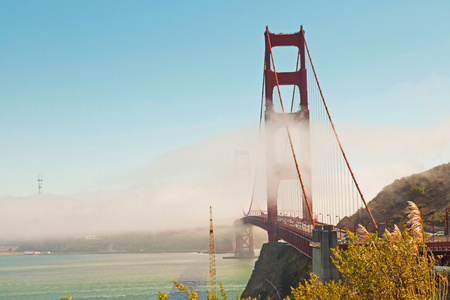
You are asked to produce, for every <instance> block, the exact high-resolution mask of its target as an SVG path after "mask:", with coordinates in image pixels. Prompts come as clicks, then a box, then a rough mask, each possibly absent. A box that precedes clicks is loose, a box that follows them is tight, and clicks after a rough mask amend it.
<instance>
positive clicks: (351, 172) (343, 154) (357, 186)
mask: <svg viewBox="0 0 450 300" xmlns="http://www.w3.org/2000/svg"><path fill="white" fill-rule="evenodd" d="M302 35H303V40H304V41H305V47H306V51H307V52H308V57H309V61H310V63H311V68H312V71H313V73H314V77H315V78H316V83H317V86H318V87H319V92H320V96H321V98H322V102H323V105H324V107H325V110H326V113H327V115H328V120H329V121H330V124H331V127H332V128H333V132H334V135H335V137H336V140H337V142H338V145H339V148H340V150H341V153H342V156H343V157H344V160H345V163H346V164H347V168H348V170H349V171H350V174H351V176H352V178H353V182H354V183H355V185H356V189H357V190H358V193H359V195H360V196H361V199H362V201H363V202H364V205H365V206H366V210H367V212H368V213H369V215H370V218H371V219H372V223H373V224H374V225H375V228H378V225H377V223H376V222H375V220H374V218H373V216H372V213H371V212H370V209H369V206H368V205H367V202H366V200H365V199H364V196H363V194H362V192H361V190H360V188H359V185H358V182H357V181H356V178H355V175H354V174H353V171H352V169H351V167H350V164H349V162H348V160H347V156H346V155H345V152H344V149H343V148H342V145H341V141H340V140H339V137H338V135H337V132H336V129H335V127H334V123H333V121H332V120H331V115H330V112H329V111H328V106H327V104H326V103H325V98H324V96H323V93H322V89H321V88H320V84H319V80H318V79H317V74H316V70H315V69H314V65H313V62H312V59H311V54H310V53H309V48H308V44H307V43H306V39H305V35H304V33H303V31H302ZM271 51H272V50H271ZM274 69H275V66H274ZM275 76H276V73H275ZM277 84H278V81H277ZM280 98H281V96H280ZM283 112H284V111H283Z"/></svg>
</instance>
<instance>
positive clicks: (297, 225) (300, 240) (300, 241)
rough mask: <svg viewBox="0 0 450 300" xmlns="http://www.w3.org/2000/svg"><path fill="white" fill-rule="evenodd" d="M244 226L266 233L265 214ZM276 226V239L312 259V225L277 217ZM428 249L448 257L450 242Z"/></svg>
mask: <svg viewBox="0 0 450 300" xmlns="http://www.w3.org/2000/svg"><path fill="white" fill-rule="evenodd" d="M242 220H243V222H244V223H245V224H252V225H254V226H258V227H260V228H262V229H263V230H265V231H268V229H269V227H270V224H269V223H268V221H267V214H265V213H263V212H260V213H258V215H249V216H246V217H244V218H243V219H242ZM273 225H274V226H276V232H277V234H278V238H280V239H282V240H284V241H285V242H287V243H288V244H290V245H292V246H293V247H294V248H296V249H297V250H299V251H300V252H302V253H303V254H305V255H306V256H308V257H309V258H312V247H311V245H310V243H311V242H312V230H313V227H312V224H311V223H308V222H304V221H303V220H302V219H300V218H294V217H287V216H278V222H277V223H276V224H273ZM343 234H344V231H343V230H339V235H340V237H338V239H339V240H343V237H344V235H343ZM426 245H427V247H428V249H429V250H430V251H431V252H432V253H433V254H434V255H450V240H446V241H432V242H431V241H430V242H426ZM339 247H342V248H344V249H345V248H347V244H341V245H340V246H339Z"/></svg>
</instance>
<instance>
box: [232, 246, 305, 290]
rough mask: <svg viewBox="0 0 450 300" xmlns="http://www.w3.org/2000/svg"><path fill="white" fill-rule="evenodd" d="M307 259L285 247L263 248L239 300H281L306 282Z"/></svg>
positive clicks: (289, 247) (296, 251) (293, 249)
mask: <svg viewBox="0 0 450 300" xmlns="http://www.w3.org/2000/svg"><path fill="white" fill-rule="evenodd" d="M309 272H311V259H310V258H308V257H307V256H306V255H303V254H302V253H300V251H298V250H297V249H295V248H294V247H292V246H291V245H288V244H283V243H274V244H269V243H267V244H264V245H263V247H262V249H261V253H260V255H259V258H258V260H257V261H256V263H255V269H254V270H253V273H252V276H251V277H250V280H249V281H248V283H247V287H246V288H245V290H244V292H243V293H242V296H241V297H242V299H244V298H247V297H251V298H252V299H253V298H256V299H284V298H285V297H286V296H288V295H290V293H291V286H293V287H297V286H298V283H299V282H303V281H304V280H305V279H309Z"/></svg>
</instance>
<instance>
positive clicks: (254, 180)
mask: <svg viewBox="0 0 450 300" xmlns="http://www.w3.org/2000/svg"><path fill="white" fill-rule="evenodd" d="M265 69H266V61H265V60H264V70H263V82H262V91H261V108H260V111H259V130H258V147H257V150H256V152H257V154H256V159H257V160H258V159H259V142H260V141H261V127H262V126H261V125H262V115H263V106H264V105H263V104H264V87H265V85H264V83H265V78H266V76H265ZM257 173H258V162H256V166H255V176H254V178H253V191H252V199H251V201H250V207H249V208H248V212H247V216H248V215H249V214H250V211H251V210H252V206H253V199H254V198H255V189H256V175H257Z"/></svg>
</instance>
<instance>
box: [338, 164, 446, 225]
mask: <svg viewBox="0 0 450 300" xmlns="http://www.w3.org/2000/svg"><path fill="white" fill-rule="evenodd" d="M407 201H413V202H414V203H415V204H416V205H417V206H418V207H419V209H420V211H421V213H422V219H423V222H424V227H427V228H428V230H431V223H434V225H435V227H436V228H435V230H437V229H439V230H442V229H443V227H444V225H445V209H446V208H447V207H450V163H447V164H443V165H440V166H437V167H434V168H432V169H430V170H427V171H425V172H422V173H419V174H413V175H411V176H407V177H403V178H401V179H397V180H395V181H394V182H393V183H391V184H390V185H388V186H386V187H384V188H383V190H382V191H381V192H379V193H378V195H377V196H376V197H375V198H373V200H372V201H370V202H369V204H368V205H369V208H370V210H371V212H372V215H373V217H374V219H375V221H376V222H377V223H378V224H383V223H386V221H388V220H392V223H394V224H397V226H399V227H400V226H402V225H403V224H405V223H406V214H405V208H406V207H407ZM350 222H351V223H350ZM368 222H369V216H368V214H367V212H366V211H365V210H360V211H358V212H357V213H355V214H354V215H353V216H351V217H350V218H349V217H346V218H344V219H343V220H342V221H341V222H340V223H339V225H341V226H344V225H345V226H347V227H348V228H353V226H354V224H358V223H359V224H363V225H365V224H367V223H368ZM368 227H369V229H372V228H370V224H369V226H368ZM400 228H401V227H400ZM427 228H426V229H427Z"/></svg>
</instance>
